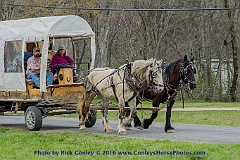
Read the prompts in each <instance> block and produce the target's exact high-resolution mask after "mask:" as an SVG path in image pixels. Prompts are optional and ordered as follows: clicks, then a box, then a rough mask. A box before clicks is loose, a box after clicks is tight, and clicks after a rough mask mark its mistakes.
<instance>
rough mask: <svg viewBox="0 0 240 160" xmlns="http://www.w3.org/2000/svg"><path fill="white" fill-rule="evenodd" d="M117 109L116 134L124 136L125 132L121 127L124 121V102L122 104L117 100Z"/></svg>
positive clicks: (121, 101)
mask: <svg viewBox="0 0 240 160" xmlns="http://www.w3.org/2000/svg"><path fill="white" fill-rule="evenodd" d="M118 108H119V123H118V134H126V133H127V132H126V129H125V128H124V125H123V119H124V102H123V100H119V102H118Z"/></svg>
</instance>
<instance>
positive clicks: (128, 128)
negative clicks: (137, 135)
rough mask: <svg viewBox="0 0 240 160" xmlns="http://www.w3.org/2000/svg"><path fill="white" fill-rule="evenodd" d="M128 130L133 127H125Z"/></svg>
mask: <svg viewBox="0 0 240 160" xmlns="http://www.w3.org/2000/svg"><path fill="white" fill-rule="evenodd" d="M124 128H125V129H126V130H132V127H129V126H125V127H124Z"/></svg>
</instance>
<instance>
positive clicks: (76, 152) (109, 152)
mask: <svg viewBox="0 0 240 160" xmlns="http://www.w3.org/2000/svg"><path fill="white" fill-rule="evenodd" d="M34 155H42V156H48V155H55V156H59V155H75V156H81V155H88V156H93V155H149V156H153V155H206V152H205V151H177V150H173V151H160V150H156V151H147V150H143V151H138V150H134V151H114V150H103V151H101V150H96V151H88V150H85V151H81V150H74V151H72V150H60V151H55V150H52V151H40V150H35V151H34Z"/></svg>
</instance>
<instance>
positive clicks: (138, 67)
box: [131, 58, 155, 79]
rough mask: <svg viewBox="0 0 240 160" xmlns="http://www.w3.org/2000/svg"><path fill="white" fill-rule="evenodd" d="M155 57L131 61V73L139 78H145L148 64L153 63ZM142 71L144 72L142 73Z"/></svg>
mask: <svg viewBox="0 0 240 160" xmlns="http://www.w3.org/2000/svg"><path fill="white" fill-rule="evenodd" d="M154 61H155V59H152V58H151V59H149V60H136V61H134V62H133V63H132V72H131V74H132V75H134V76H136V77H138V78H140V79H145V77H146V76H145V75H146V71H147V69H148V66H149V65H150V64H151V63H153V62H154ZM142 73H144V74H142Z"/></svg>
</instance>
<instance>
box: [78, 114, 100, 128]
mask: <svg viewBox="0 0 240 160" xmlns="http://www.w3.org/2000/svg"><path fill="white" fill-rule="evenodd" d="M80 119H81V117H80V116H79V120H80ZM96 121H97V111H96V110H91V111H90V114H89V116H88V120H87V121H86V123H85V127H87V128H91V127H92V126H94V124H95V123H96Z"/></svg>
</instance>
